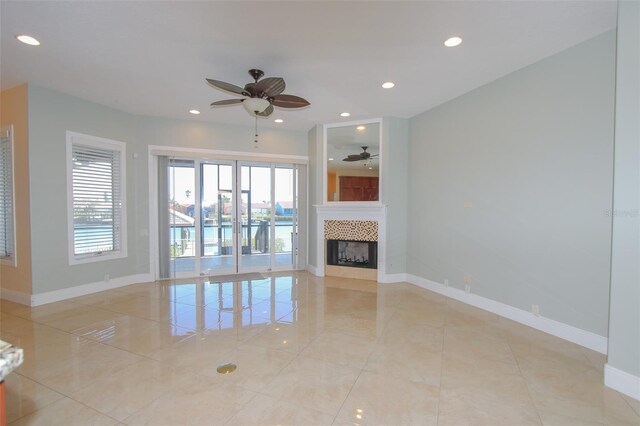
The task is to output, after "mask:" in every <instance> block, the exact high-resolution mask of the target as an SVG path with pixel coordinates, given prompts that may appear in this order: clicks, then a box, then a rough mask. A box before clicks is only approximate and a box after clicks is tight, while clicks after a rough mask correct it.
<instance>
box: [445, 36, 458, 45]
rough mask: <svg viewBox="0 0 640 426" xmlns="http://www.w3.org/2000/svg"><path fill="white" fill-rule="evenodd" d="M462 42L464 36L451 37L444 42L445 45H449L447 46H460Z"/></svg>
mask: <svg viewBox="0 0 640 426" xmlns="http://www.w3.org/2000/svg"><path fill="white" fill-rule="evenodd" d="M461 43H462V38H460V37H449V38H448V39H447V40H446V41H445V42H444V45H445V46H447V47H456V46H460V44H461Z"/></svg>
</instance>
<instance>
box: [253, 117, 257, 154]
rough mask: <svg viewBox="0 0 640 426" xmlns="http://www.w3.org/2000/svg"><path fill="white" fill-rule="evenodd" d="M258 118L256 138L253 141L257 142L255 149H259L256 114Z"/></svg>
mask: <svg viewBox="0 0 640 426" xmlns="http://www.w3.org/2000/svg"><path fill="white" fill-rule="evenodd" d="M255 118H256V138H255V139H254V140H253V141H254V142H255V145H254V146H253V147H254V148H256V149H258V114H255Z"/></svg>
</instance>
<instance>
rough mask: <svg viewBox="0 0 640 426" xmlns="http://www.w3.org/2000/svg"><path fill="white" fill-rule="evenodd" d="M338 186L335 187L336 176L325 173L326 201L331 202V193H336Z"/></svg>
mask: <svg viewBox="0 0 640 426" xmlns="http://www.w3.org/2000/svg"><path fill="white" fill-rule="evenodd" d="M337 188H338V186H337V185H336V174H335V173H331V172H329V173H327V197H328V198H327V200H328V201H333V193H334V192H336V191H337Z"/></svg>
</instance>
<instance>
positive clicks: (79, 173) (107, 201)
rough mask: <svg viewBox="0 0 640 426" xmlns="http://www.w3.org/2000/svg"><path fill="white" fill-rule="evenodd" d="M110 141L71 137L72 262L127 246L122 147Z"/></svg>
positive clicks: (119, 252) (116, 252)
mask: <svg viewBox="0 0 640 426" xmlns="http://www.w3.org/2000/svg"><path fill="white" fill-rule="evenodd" d="M109 142H111V143H100V142H99V141H95V140H92V139H90V138H88V139H84V138H82V137H79V136H72V138H71V149H70V151H71V160H70V172H71V182H70V196H71V205H70V209H71V211H72V215H73V221H72V225H73V227H72V228H73V232H72V236H71V237H72V238H71V239H72V252H71V250H70V255H71V256H72V258H74V259H75V260H79V259H83V258H84V259H86V258H92V257H94V258H95V257H101V256H105V255H106V256H109V255H117V254H121V253H122V252H123V249H124V247H125V246H126V244H125V243H124V241H123V240H124V228H125V227H124V224H123V221H124V218H123V215H124V206H123V204H124V203H123V200H124V194H123V192H124V186H123V180H124V177H123V175H124V164H123V163H124V155H123V152H124V146H123V144H121V143H120V142H115V141H109ZM112 257H113V256H112ZM119 257H121V256H119Z"/></svg>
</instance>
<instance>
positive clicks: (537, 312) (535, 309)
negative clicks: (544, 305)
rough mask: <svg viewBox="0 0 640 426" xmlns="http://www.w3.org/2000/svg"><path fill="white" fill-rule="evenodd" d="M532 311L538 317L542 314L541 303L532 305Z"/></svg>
mask: <svg viewBox="0 0 640 426" xmlns="http://www.w3.org/2000/svg"><path fill="white" fill-rule="evenodd" d="M531 313H532V314H533V315H535V316H537V317H539V316H540V305H531Z"/></svg>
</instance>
